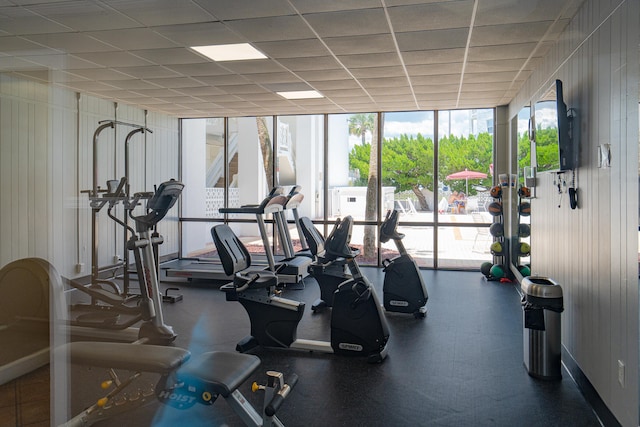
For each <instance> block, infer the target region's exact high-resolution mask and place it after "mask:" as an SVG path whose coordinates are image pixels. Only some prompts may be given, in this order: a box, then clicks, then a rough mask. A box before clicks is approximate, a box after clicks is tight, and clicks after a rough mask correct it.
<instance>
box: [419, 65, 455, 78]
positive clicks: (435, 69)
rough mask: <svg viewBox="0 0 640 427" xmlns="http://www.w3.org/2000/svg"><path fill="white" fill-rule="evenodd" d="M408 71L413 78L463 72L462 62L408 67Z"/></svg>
mask: <svg viewBox="0 0 640 427" xmlns="http://www.w3.org/2000/svg"><path fill="white" fill-rule="evenodd" d="M407 71H408V72H409V75H410V76H411V77H416V76H431V75H434V74H455V73H461V72H462V62H453V63H450V64H423V65H408V66H407Z"/></svg>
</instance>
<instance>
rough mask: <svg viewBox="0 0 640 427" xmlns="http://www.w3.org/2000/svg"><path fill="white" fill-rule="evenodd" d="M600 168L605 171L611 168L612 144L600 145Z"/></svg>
mask: <svg viewBox="0 0 640 427" xmlns="http://www.w3.org/2000/svg"><path fill="white" fill-rule="evenodd" d="M598 167H599V168H604V169H606V168H609V167H611V144H600V145H598Z"/></svg>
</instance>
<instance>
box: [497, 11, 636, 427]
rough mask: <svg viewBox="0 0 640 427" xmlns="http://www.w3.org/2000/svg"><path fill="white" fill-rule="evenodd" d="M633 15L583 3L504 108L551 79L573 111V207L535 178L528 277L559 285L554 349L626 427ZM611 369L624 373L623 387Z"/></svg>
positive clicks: (546, 178)
mask: <svg viewBox="0 0 640 427" xmlns="http://www.w3.org/2000/svg"><path fill="white" fill-rule="evenodd" d="M639 9H640V2H638V1H636V0H613V1H598V0H587V1H585V3H584V4H583V6H582V7H581V9H580V10H579V11H578V13H577V15H576V16H575V18H574V19H573V20H572V22H571V24H570V25H569V27H568V28H567V30H566V31H565V32H564V33H563V35H562V37H561V39H560V41H559V42H558V44H557V45H556V46H555V47H554V48H553V49H552V50H551V51H550V52H549V54H548V55H547V56H546V57H545V58H544V61H543V62H542V64H541V68H540V69H539V70H538V71H536V72H535V73H534V74H533V75H532V76H531V77H530V78H529V80H528V81H527V82H526V83H525V86H524V88H523V89H522V90H521V91H520V92H519V94H518V95H517V97H516V99H515V100H514V101H513V102H512V103H511V104H510V106H509V117H513V116H515V115H516V114H517V113H518V111H519V110H520V108H521V107H522V106H524V105H526V104H528V103H529V102H530V101H535V100H536V97H537V96H539V95H540V91H541V90H543V89H544V88H546V87H547V86H548V85H549V84H550V83H551V81H552V80H553V79H556V78H558V79H560V80H562V81H563V84H564V94H565V102H566V103H567V104H568V106H569V107H570V108H574V109H575V110H576V113H577V116H578V123H579V127H580V136H579V146H580V167H579V169H578V174H577V185H578V187H579V208H578V209H576V210H571V209H570V208H569V203H568V198H567V195H566V194H565V195H564V197H563V199H562V201H561V200H560V197H559V195H558V191H557V188H556V187H554V185H553V182H554V179H556V177H555V175H553V174H548V173H547V174H540V175H538V187H537V189H536V195H537V198H536V199H533V200H532V216H531V222H532V225H531V227H532V230H531V231H532V235H531V246H532V250H531V261H532V271H533V273H534V274H542V275H548V276H549V277H552V278H553V279H555V280H556V281H557V282H558V283H560V284H561V285H562V287H563V291H564V298H565V311H564V313H563V314H562V343H563V345H564V347H565V348H566V350H567V351H568V352H569V353H570V355H571V357H573V359H574V360H575V361H576V362H577V364H578V365H579V367H580V369H581V370H582V372H583V373H584V374H585V375H586V377H587V378H588V379H589V381H590V382H591V383H592V384H593V386H594V387H595V389H596V390H597V392H598V394H599V395H600V397H601V398H602V399H603V401H604V402H605V404H606V405H607V406H608V408H609V409H610V410H611V411H612V413H613V414H614V415H615V416H616V418H617V419H618V421H620V423H621V424H623V425H625V426H637V425H638V403H639V401H638V399H639V395H638V360H639V354H638V343H639V338H640V337H639V334H638V323H639V314H638V296H639V295H638V258H637V254H638V78H639V74H638V42H639V37H638V25H639V23H640V11H639ZM602 143H608V144H611V146H612V157H613V160H612V167H611V168H610V169H599V168H598V167H597V157H596V147H597V145H598V144H602ZM566 179H567V180H568V181H570V179H571V176H570V174H569V175H568V176H567V177H566ZM559 203H560V204H561V207H560V208H558V204H559ZM618 360H620V361H622V362H623V363H624V364H625V371H626V372H625V377H624V383H625V384H624V386H623V385H621V384H620V383H619V381H618Z"/></svg>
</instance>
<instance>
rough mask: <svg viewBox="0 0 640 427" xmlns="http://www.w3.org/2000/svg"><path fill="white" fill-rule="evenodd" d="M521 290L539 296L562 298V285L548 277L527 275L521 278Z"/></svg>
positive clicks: (526, 293)
mask: <svg viewBox="0 0 640 427" xmlns="http://www.w3.org/2000/svg"><path fill="white" fill-rule="evenodd" d="M520 287H521V288H522V292H524V294H525V295H530V296H534V297H539V298H562V287H561V286H560V285H558V284H557V283H556V282H554V281H553V280H552V279H550V278H548V277H542V276H529V277H525V278H524V279H522V283H521V284H520Z"/></svg>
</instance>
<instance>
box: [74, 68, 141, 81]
mask: <svg viewBox="0 0 640 427" xmlns="http://www.w3.org/2000/svg"><path fill="white" fill-rule="evenodd" d="M67 72H69V73H70V74H73V75H76V76H80V77H83V78H84V79H90V80H130V79H131V76H129V75H127V74H124V73H121V72H119V71H115V70H111V69H109V68H89V69H80V70H74V69H67Z"/></svg>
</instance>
